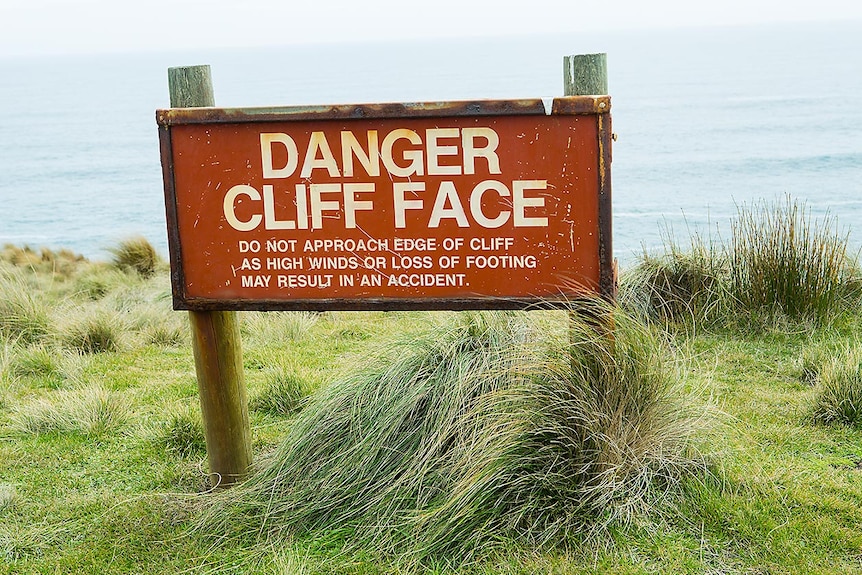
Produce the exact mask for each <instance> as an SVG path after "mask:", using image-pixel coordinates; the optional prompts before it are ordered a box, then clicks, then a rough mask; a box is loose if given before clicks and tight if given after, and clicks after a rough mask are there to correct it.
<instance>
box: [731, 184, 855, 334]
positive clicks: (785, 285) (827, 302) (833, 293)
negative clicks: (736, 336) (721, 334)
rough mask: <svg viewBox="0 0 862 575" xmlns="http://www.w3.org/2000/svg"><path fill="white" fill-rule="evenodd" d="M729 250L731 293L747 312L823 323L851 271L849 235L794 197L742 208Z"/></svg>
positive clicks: (836, 302)
mask: <svg viewBox="0 0 862 575" xmlns="http://www.w3.org/2000/svg"><path fill="white" fill-rule="evenodd" d="M729 253H730V280H729V286H730V290H731V293H732V295H733V297H734V299H735V300H736V301H737V302H739V305H740V306H741V308H742V309H743V310H747V311H749V312H766V313H767V314H770V313H773V312H776V311H777V312H780V313H782V314H784V315H786V316H787V317H789V318H791V319H794V320H800V319H810V320H812V321H814V322H815V323H817V324H822V323H823V322H825V321H826V320H827V319H828V318H829V317H830V316H831V315H832V314H833V313H834V312H835V311H836V309H837V308H838V307H839V304H840V303H842V299H843V297H844V296H845V294H846V291H847V289H846V285H847V280H848V278H849V276H850V275H852V272H850V269H851V267H850V266H848V258H847V236H840V235H838V234H837V233H835V232H834V231H833V230H832V222H831V220H830V219H829V218H828V217H827V218H825V219H824V220H823V221H822V222H820V223H819V224H817V225H815V223H814V222H812V220H811V216H810V214H809V213H808V211H807V210H806V209H805V207H804V205H803V206H800V205H799V203H797V202H794V201H792V200H791V199H790V198H787V200H786V201H785V202H784V203H775V204H769V203H762V204H759V205H755V206H753V207H752V208H751V209H740V210H739V215H738V217H737V219H736V221H735V222H734V224H733V241H732V243H731V248H730V252H729ZM848 272H850V273H848Z"/></svg>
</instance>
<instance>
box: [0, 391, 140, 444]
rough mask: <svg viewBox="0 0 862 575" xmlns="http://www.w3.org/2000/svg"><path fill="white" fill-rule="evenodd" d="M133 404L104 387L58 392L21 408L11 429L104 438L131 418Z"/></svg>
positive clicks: (13, 417) (12, 417)
mask: <svg viewBox="0 0 862 575" xmlns="http://www.w3.org/2000/svg"><path fill="white" fill-rule="evenodd" d="M130 409H131V408H130V405H129V403H128V401H126V399H125V398H124V397H123V396H121V395H120V394H118V393H116V392H112V391H108V390H106V389H104V388H102V387H98V386H91V387H86V388H82V389H75V390H68V391H56V392H53V393H52V394H51V395H49V396H47V397H43V398H38V399H34V400H31V401H29V402H27V403H24V404H20V405H17V406H15V407H14V408H13V410H12V413H11V414H10V426H11V428H12V429H13V430H15V431H17V432H18V433H22V434H27V435H31V434H32V435H40V434H45V433H76V434H80V435H85V436H100V435H103V434H105V433H108V432H113V431H117V430H119V429H120V428H121V427H122V426H123V425H124V423H125V422H126V420H127V419H128V417H129V412H130Z"/></svg>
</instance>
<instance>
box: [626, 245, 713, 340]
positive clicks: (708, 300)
mask: <svg viewBox="0 0 862 575" xmlns="http://www.w3.org/2000/svg"><path fill="white" fill-rule="evenodd" d="M663 237H664V245H665V251H664V253H662V254H649V253H647V252H644V253H643V254H642V256H641V259H640V263H639V265H637V266H636V267H635V268H633V269H632V270H630V271H628V272H626V273H624V274H623V278H622V281H621V284H620V294H619V299H620V301H622V302H624V304H625V306H626V308H627V309H628V310H629V311H631V312H633V313H635V314H636V315H638V316H640V317H643V318H645V319H647V320H650V321H657V322H662V323H668V322H683V323H688V324H690V325H702V324H710V323H713V322H715V321H716V320H717V319H719V318H721V317H722V316H723V315H724V314H726V311H727V310H726V304H727V302H728V298H727V294H726V293H725V291H726V282H725V281H724V275H725V273H726V272H725V270H726V268H727V265H726V260H725V258H724V257H723V255H722V254H721V252H720V251H717V248H716V247H715V246H714V245H712V244H707V243H706V242H705V241H704V240H703V239H702V238H701V237H700V236H698V235H693V236H692V237H691V243H690V246H689V248H688V249H685V248H684V247H683V246H681V245H680V244H679V243H677V241H676V240H675V239H674V238H673V236H672V235H671V234H670V233H665V234H664V236H663Z"/></svg>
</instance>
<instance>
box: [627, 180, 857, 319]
mask: <svg viewBox="0 0 862 575" xmlns="http://www.w3.org/2000/svg"><path fill="white" fill-rule="evenodd" d="M731 230H732V234H731V239H730V242H729V243H727V244H720V243H715V244H713V243H710V244H708V245H707V244H706V243H705V242H703V241H702V240H701V239H700V238H699V237H697V236H694V237H693V238H692V240H691V248H690V249H688V250H682V249H681V248H680V247H679V245H678V244H677V243H676V242H675V241H673V240H672V239H668V238H667V237H666V238H665V251H664V253H662V254H657V255H652V254H647V253H645V254H644V255H643V256H642V257H641V259H640V262H639V263H638V265H637V266H635V267H634V268H633V269H632V270H631V271H629V272H628V273H626V274H624V275H623V277H622V278H621V287H620V299H621V302H622V304H623V305H624V307H626V309H630V310H633V311H634V312H635V313H638V314H639V315H641V316H642V317H645V318H648V319H649V320H651V321H660V322H665V323H668V324H680V325H686V326H709V325H722V326H726V327H732V328H737V329H742V330H743V331H746V330H752V329H754V330H757V329H760V328H762V327H779V328H780V327H781V326H784V327H785V328H787V329H796V328H797V327H799V326H802V327H804V328H806V329H809V328H811V327H817V326H821V325H825V324H828V323H830V322H831V321H832V320H833V319H834V318H835V317H837V316H838V315H840V314H841V313H843V312H846V311H847V310H849V309H852V308H853V307H854V306H855V305H857V304H858V303H859V302H860V294H862V289H860V286H862V281H860V272H859V264H858V260H857V257H856V256H855V255H851V254H849V253H848V248H847V243H848V237H847V235H846V234H845V235H841V234H838V233H837V232H836V231H835V230H834V222H833V220H832V219H831V218H830V217H829V216H826V217H825V218H823V219H822V220H815V219H812V218H811V215H810V213H809V211H808V210H807V209H806V208H805V205H804V204H800V203H799V202H797V201H795V200H793V199H792V198H789V197H788V198H786V199H785V201H784V202H774V203H769V202H760V203H755V204H754V205H752V206H745V205H743V206H740V207H739V208H738V212H737V217H736V218H735V219H734V220H733V221H732V222H731Z"/></svg>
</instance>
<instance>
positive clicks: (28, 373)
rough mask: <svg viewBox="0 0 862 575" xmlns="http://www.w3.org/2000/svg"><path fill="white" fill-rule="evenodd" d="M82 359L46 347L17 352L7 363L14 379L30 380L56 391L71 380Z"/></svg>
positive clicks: (35, 347) (33, 347) (41, 346)
mask: <svg viewBox="0 0 862 575" xmlns="http://www.w3.org/2000/svg"><path fill="white" fill-rule="evenodd" d="M81 360H82V358H81V356H80V355H77V354H73V353H71V352H69V351H66V350H61V349H56V348H54V347H50V346H46V345H37V346H31V347H28V348H25V349H22V350H19V351H18V352H17V353H16V354H15V355H14V356H13V357H12V358H11V360H10V362H9V373H10V375H11V376H12V377H15V378H19V379H21V378H24V379H32V380H36V381H38V382H39V383H40V384H42V385H43V386H45V387H49V388H53V389H56V388H58V387H60V386H62V385H63V383H64V382H66V381H68V380H70V379H73V378H74V377H75V376H76V375H77V374H78V372H79V371H80V369H81V363H82V361H81Z"/></svg>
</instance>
